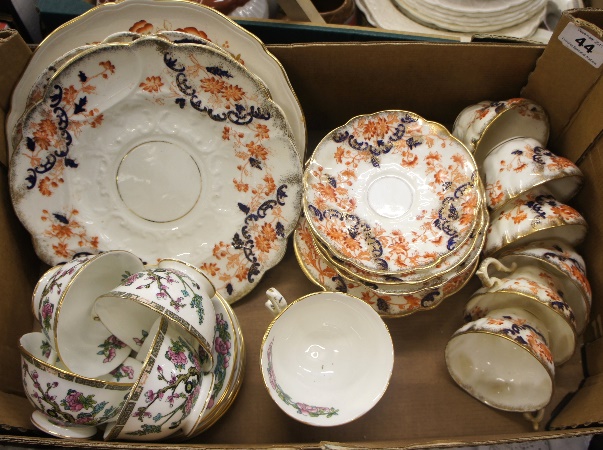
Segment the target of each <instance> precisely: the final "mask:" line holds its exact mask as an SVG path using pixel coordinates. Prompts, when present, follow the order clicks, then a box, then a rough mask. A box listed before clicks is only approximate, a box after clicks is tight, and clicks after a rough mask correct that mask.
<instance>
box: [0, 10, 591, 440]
mask: <svg viewBox="0 0 603 450" xmlns="http://www.w3.org/2000/svg"><path fill="white" fill-rule="evenodd" d="M602 23H603V10H580V11H574V12H572V14H566V15H564V16H563V18H562V20H561V22H560V24H559V27H558V29H557V31H556V32H555V35H554V36H553V38H552V40H551V42H550V44H549V45H548V46H547V48H546V49H545V48H544V47H541V46H530V45H523V44H514V45H511V44H500V43H498V44H496V43H495V44H488V43H483V44H475V43H470V44H434V43H417V42H406V43H354V44H348V43H337V44H306V45H284V46H271V47H270V51H271V52H272V53H273V54H274V55H275V56H276V57H277V58H278V59H279V60H280V61H281V62H282V64H283V66H284V67H285V69H286V71H287V73H288V74H289V77H290V79H291V83H292V85H293V87H294V89H295V91H296V93H297V95H298V96H299V99H300V102H301V105H302V108H303V110H304V112H305V115H306V120H307V124H308V130H309V136H310V149H312V148H313V146H314V145H315V144H316V143H317V142H318V140H319V139H320V138H322V136H324V134H326V132H328V131H329V130H331V129H333V128H335V127H337V126H339V125H341V124H343V123H345V122H346V121H347V120H348V119H349V118H351V117H353V116H355V115H358V114H365V113H372V112H375V111H379V110H384V109H405V110H410V111H413V112H416V113H418V114H420V115H421V116H423V117H425V118H427V119H429V120H434V121H437V122H440V123H443V124H445V125H447V126H451V124H452V122H453V120H454V118H455V117H456V115H457V114H458V112H459V111H461V110H462V109H463V107H465V106H467V105H469V104H472V103H475V102H478V101H480V100H484V99H491V100H502V99H508V98H511V97H516V96H519V95H525V96H529V97H531V98H532V99H533V100H535V101H537V102H538V103H541V104H542V105H543V106H544V107H545V108H546V109H547V110H548V111H549V113H550V114H551V117H552V121H551V123H552V134H551V136H552V140H551V142H550V143H549V147H551V148H552V149H554V150H555V151H557V152H558V153H560V154H564V155H566V156H569V157H570V158H572V159H573V160H574V161H577V162H578V163H579V165H580V167H581V169H582V170H583V171H584V173H585V175H586V177H587V179H586V184H585V186H584V189H583V190H582V192H581V193H580V194H579V196H578V197H577V198H576V200H575V202H574V203H573V204H574V205H575V206H576V207H577V208H578V209H579V210H580V211H581V212H582V213H583V214H584V216H585V217H586V219H587V221H588V222H589V224H590V231H589V234H588V237H587V240H586V242H585V243H584V245H583V246H582V247H581V248H580V249H579V250H580V251H581V252H582V254H583V255H584V257H585V260H586V263H587V266H588V269H589V274H590V279H591V282H592V286H593V292H594V299H593V300H594V305H593V310H592V317H591V318H592V323H591V326H589V328H588V330H587V332H586V333H585V335H584V337H583V339H584V345H583V346H582V348H581V349H579V350H578V351H577V352H576V353H575V355H574V357H573V358H572V359H571V360H570V361H569V362H568V363H566V364H564V365H563V366H561V367H559V368H558V370H557V375H556V382H555V392H554V396H553V399H552V402H551V403H550V405H549V406H548V407H547V408H546V411H545V416H544V420H543V421H542V422H541V427H540V429H539V430H537V431H535V430H534V429H533V428H532V423H530V422H528V421H527V420H526V419H525V418H524V417H522V415H521V414H515V413H508V412H502V411H498V410H495V409H492V408H490V407H488V406H485V405H483V404H482V403H480V402H478V401H477V400H475V399H473V398H472V397H470V396H469V395H467V394H466V393H465V392H464V391H462V390H461V389H460V388H459V387H458V386H457V385H456V384H455V383H454V382H453V381H452V379H451V378H450V376H449V375H448V372H447V369H446V366H445V363H444V347H445V345H446V342H447V340H448V338H449V337H450V336H451V334H452V333H453V332H454V330H456V329H457V328H459V327H460V326H461V325H462V322H463V320H462V309H463V306H464V303H465V301H466V300H467V298H468V296H469V295H470V294H471V293H472V292H473V291H474V290H475V289H477V287H478V286H479V283H478V282H477V281H476V280H475V279H474V280H472V281H471V282H470V283H469V284H468V285H467V286H466V287H465V288H464V289H463V290H462V291H461V292H460V293H458V294H457V295H455V296H453V297H451V298H448V299H446V300H445V301H444V302H443V303H442V304H441V305H440V306H439V307H437V308H436V309H434V310H431V311H428V312H422V313H417V314H414V315H411V316H408V317H404V318H400V319H396V320H387V325H388V326H389V329H390V331H391V334H392V339H393V342H394V348H395V358H396V359H395V365H394V372H393V376H392V380H391V382H390V385H389V387H388V389H387V392H386V393H385V396H384V397H383V399H382V400H381V401H380V402H379V403H378V404H377V405H376V407H375V408H373V409H372V410H371V411H369V412H368V413H367V414H366V415H365V416H363V417H361V418H359V419H358V420H356V421H354V422H352V423H350V424H347V425H342V426H339V427H333V428H317V427H310V426H307V425H303V424H301V423H299V422H296V421H294V420H293V419H291V418H289V417H288V416H286V415H285V414H284V413H282V411H280V409H279V408H278V407H277V406H276V405H275V404H274V403H273V402H272V400H271V399H270V397H269V395H268V393H267V391H266V389H265V387H264V385H263V381H262V378H261V374H260V369H259V347H260V343H261V339H262V335H263V333H264V331H265V329H266V327H267V325H268V324H269V323H270V320H271V316H270V314H269V313H268V312H267V311H266V310H265V309H264V306H263V304H264V292H265V290H266V289H267V288H268V287H271V286H275V287H276V288H277V289H279V290H280V291H281V292H282V293H283V294H284V295H285V296H286V297H287V298H289V299H294V298H297V297H300V296H302V295H304V294H307V293H310V292H313V291H316V290H317V288H316V287H315V286H314V285H313V284H312V283H310V282H309V281H308V280H307V279H306V278H305V277H304V275H303V273H302V271H301V270H300V269H299V267H298V266H297V263H296V261H295V257H294V255H293V252H292V251H291V249H290V250H289V251H288V253H287V255H286V256H285V258H284V260H283V261H282V262H281V263H280V264H279V265H277V266H276V267H275V268H274V269H272V270H270V271H268V272H267V273H266V274H265V276H264V278H263V279H262V281H261V282H260V284H259V285H258V286H257V287H256V289H255V290H254V291H253V292H252V293H251V294H249V295H248V296H247V297H246V298H244V299H243V300H241V301H239V302H238V303H236V304H235V305H234V310H235V312H236V314H237V315H238V317H239V319H240V321H241V327H242V331H243V334H244V337H245V347H246V351H247V364H246V373H245V379H244V381H243V385H242V388H241V391H240V393H239V396H238V398H237V399H236V401H235V402H234V404H233V405H232V407H231V408H230V410H229V411H228V412H227V413H226V414H225V415H224V416H223V417H222V418H221V420H219V421H218V422H217V423H216V424H215V425H214V426H213V427H212V428H211V429H209V430H208V431H207V432H205V433H204V434H202V435H200V436H198V437H197V438H195V439H194V440H192V441H190V442H189V443H188V445H191V446H195V447H240V448H250V447H266V446H271V447H273V446H274V447H279V448H280V447H296V448H300V447H307V448H318V447H320V446H326V444H325V443H327V442H331V443H332V442H338V443H343V444H342V445H345V446H350V447H356V446H357V447H396V448H404V447H408V446H421V447H442V446H453V445H469V444H476V443H492V442H517V441H527V440H540V439H554V438H555V439H556V438H567V437H570V436H578V435H585V434H595V433H603V363H601V361H603V339H602V336H603V326H602V323H603V322H602V319H601V312H602V311H603V299H602V298H601V293H603V275H602V274H603V259H602V258H600V256H599V255H600V254H601V252H602V251H603V247H602V246H603V242H602V241H601V238H600V236H601V232H602V229H603V184H602V183H600V182H599V180H600V178H599V177H600V176H601V175H600V174H601V173H602V172H603V140H601V139H600V134H601V130H602V129H603V109H602V108H601V105H602V104H603V103H602V102H601V92H602V90H603V81H602V80H601V73H602V71H603V68H602V67H598V68H597V67H594V66H593V65H592V64H591V63H590V62H588V61H587V60H585V59H584V58H583V57H582V56H580V55H579V54H578V53H579V49H570V48H568V47H567V46H566V45H564V43H563V42H562V41H561V40H560V39H559V36H560V35H561V33H562V32H563V31H564V30H565V29H566V27H568V26H570V27H572V26H577V27H578V28H580V29H581V30H585V31H586V32H588V33H590V34H591V36H592V37H594V38H595V39H597V40H599V41H600V40H601V39H602V37H603V31H602V30H601V29H600V28H599V26H601V24H602ZM7 42H8V43H7ZM1 43H2V45H0V60H1V61H11V64H7V65H5V66H4V67H3V71H2V72H1V75H0V76H1V78H0V81H2V85H0V94H2V97H1V98H0V106H1V107H2V109H5V107H6V105H7V93H8V91H9V89H7V87H8V86H9V83H11V82H13V81H14V80H15V79H16V77H17V76H18V74H19V73H20V71H21V70H22V69H23V64H24V60H26V58H27V55H28V54H27V48H26V47H23V46H22V45H19V43H18V37H15V36H11V37H10V38H8V39H7V41H6V42H1ZM0 198H1V201H0V256H1V257H0V270H1V273H2V278H1V281H0V286H1V289H0V292H1V293H2V294H1V297H0V361H2V370H0V423H1V424H3V426H2V427H0V444H1V443H4V444H9V443H14V444H27V445H59V446H74V447H83V446H85V445H89V446H90V447H94V448H105V447H106V448H116V447H123V446H125V445H127V446H128V448H152V447H153V444H139V443H135V442H134V443H127V444H125V443H123V442H121V443H120V442H108V443H105V442H102V441H100V440H96V441H95V440H93V441H88V444H86V443H85V442H81V441H74V440H66V441H62V440H56V439H53V438H50V437H48V436H45V435H43V434H41V433H39V432H37V431H35V430H34V429H33V427H32V425H31V424H30V422H29V415H30V414H31V412H32V406H30V404H29V403H28V401H27V399H26V398H25V397H24V396H23V393H22V388H21V375H20V364H19V352H18V350H17V341H18V339H19V337H20V336H21V335H22V334H24V333H26V332H29V331H31V329H32V327H33V326H34V318H33V317H32V315H31V312H30V297H31V293H32V290H33V288H34V285H35V283H36V281H37V278H38V275H39V274H40V271H41V270H43V267H42V265H41V264H40V263H39V262H38V261H37V259H36V257H35V255H34V253H33V250H32V248H31V244H30V241H29V237H28V235H27V233H26V232H25V231H24V230H23V228H22V227H21V225H20V224H19V222H18V221H17V219H16V218H15V216H14V213H13V210H12V206H11V204H10V198H9V193H8V187H7V171H6V168H5V167H2V168H1V170H0ZM350 395H351V396H353V395H354V393H353V392H350ZM97 439H98V437H97ZM167 445H168V444H160V446H161V448H166V447H167ZM180 445H181V444H177V445H176V444H174V448H176V447H178V448H180V447H179V446H180ZM415 448H416V447H415Z"/></svg>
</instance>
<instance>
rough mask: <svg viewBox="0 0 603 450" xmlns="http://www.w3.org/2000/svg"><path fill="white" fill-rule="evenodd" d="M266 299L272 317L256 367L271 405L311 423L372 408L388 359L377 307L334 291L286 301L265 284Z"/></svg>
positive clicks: (384, 382)
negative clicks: (274, 315)
mask: <svg viewBox="0 0 603 450" xmlns="http://www.w3.org/2000/svg"><path fill="white" fill-rule="evenodd" d="M268 297H269V301H268V302H267V306H268V307H269V309H270V310H271V311H273V313H278V315H277V316H276V318H275V319H274V320H273V321H272V323H271V324H270V326H269V327H268V329H267V331H266V333H265V335H264V338H263V339H262V347H261V350H260V366H261V371H262V376H263V377H264V384H265V386H266V389H267V390H268V393H269V394H270V397H271V398H272V399H273V400H274V401H275V402H276V404H277V405H278V406H279V408H281V409H282V410H283V412H285V413H286V414H287V415H289V416H290V417H292V418H294V419H296V420H299V421H300V422H303V423H306V424H308V425H315V426H335V425H341V424H343V423H347V422H350V421H352V420H354V419H357V418H358V417H360V416H362V415H363V414H365V413H366V412H367V411H369V410H370V409H371V408H373V407H374V406H375V405H376V404H377V402H378V401H379V399H380V398H381V397H382V396H383V394H384V393H385V390H386V389H387V386H388V384H389V380H390V377H391V373H392V368H393V362H394V353H393V345H392V340H391V336H390V334H389V331H388V329H387V327H386V325H385V323H384V322H383V320H381V318H380V317H379V315H378V314H377V312H376V311H374V310H373V309H372V308H371V307H370V306H369V305H367V304H366V303H365V302H363V301H362V300H360V299H357V298H355V297H352V296H349V295H347V294H343V293H340V292H316V293H313V294H309V295H307V296H305V297H301V298H300V299H297V300H295V301H294V302H292V303H291V304H290V305H288V306H286V301H285V300H284V299H283V298H282V296H281V295H280V294H279V293H278V292H277V291H276V290H275V289H273V288H272V289H270V290H269V291H268ZM351 392H354V395H353V396H351V395H350V393H351Z"/></svg>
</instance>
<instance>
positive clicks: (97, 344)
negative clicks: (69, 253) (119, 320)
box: [32, 250, 143, 377]
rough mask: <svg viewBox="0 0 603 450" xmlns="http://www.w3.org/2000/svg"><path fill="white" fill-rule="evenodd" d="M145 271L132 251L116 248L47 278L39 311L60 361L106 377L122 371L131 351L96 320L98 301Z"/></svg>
mask: <svg viewBox="0 0 603 450" xmlns="http://www.w3.org/2000/svg"><path fill="white" fill-rule="evenodd" d="M142 267H143V264H142V262H141V261H140V259H139V258H138V257H136V256H135V255H133V254H132V253H130V252H126V251H122V250H115V251H109V252H106V253H101V254H99V255H91V256H83V257H79V258H76V259H73V260H72V261H69V262H68V263H66V264H64V265H62V266H57V267H55V268H53V269H51V270H50V271H48V272H47V273H46V274H44V275H43V276H42V279H41V281H40V282H39V283H38V285H37V286H36V288H35V290H34V295H33V300H32V303H33V309H34V313H35V315H36V317H37V318H38V320H39V322H40V324H41V326H42V332H43V333H44V335H45V336H46V338H47V340H48V341H49V342H50V345H51V347H52V349H53V350H54V351H55V352H53V354H52V355H51V356H50V357H49V361H50V362H52V361H54V360H56V359H57V358H58V359H60V360H61V362H62V363H63V364H65V366H66V367H67V368H68V370H69V371H70V372H73V373H77V374H79V375H82V376H85V377H98V376H101V375H105V374H107V373H109V372H111V371H112V370H114V369H115V368H116V367H118V366H119V365H120V364H121V363H122V362H123V361H124V360H125V359H126V358H127V357H128V356H129V355H130V351H131V348H130V347H128V346H127V345H126V344H125V343H124V342H123V341H121V340H120V339H118V338H116V337H115V336H114V335H113V334H112V333H111V331H109V330H108V329H107V328H106V327H105V326H104V325H103V324H102V323H101V322H99V321H98V320H95V317H94V314H93V305H94V301H95V300H96V298H97V297H98V296H99V295H100V294H102V293H104V292H107V291H109V290H110V289H112V288H113V287H115V286H116V285H117V284H119V283H120V282H121V280H122V279H123V278H124V277H127V276H128V274H130V273H132V272H138V271H139V270H141V269H142Z"/></svg>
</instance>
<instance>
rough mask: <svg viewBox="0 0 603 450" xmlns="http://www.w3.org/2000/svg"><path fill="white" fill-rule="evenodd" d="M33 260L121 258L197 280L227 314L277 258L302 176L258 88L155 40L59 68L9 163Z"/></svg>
mask: <svg viewBox="0 0 603 450" xmlns="http://www.w3.org/2000/svg"><path fill="white" fill-rule="evenodd" d="M10 187H11V195H12V200H13V204H14V206H15V210H16V212H17V215H18V217H19V218H20V220H21V221H22V222H23V224H24V225H25V227H26V228H27V229H28V230H29V231H30V233H31V234H32V236H33V241H34V246H35V248H36V251H37V253H38V255H39V257H40V258H41V259H42V260H43V261H45V262H46V263H48V264H51V265H55V264H58V263H60V262H63V261H66V260H68V259H70V258H72V257H73V256H74V255H77V254H79V253H96V252H99V251H104V250H109V249H124V250H130V251H132V252H133V253H135V254H136V255H138V256H139V257H141V258H142V259H143V260H144V261H145V262H148V263H155V262H156V261H157V260H158V259H159V258H167V257H177V258H179V259H182V260H185V261H187V262H189V263H191V264H194V265H196V266H198V267H200V268H201V269H202V270H203V271H204V272H205V273H206V274H207V276H208V277H209V278H210V279H211V280H212V282H213V283H214V285H215V287H216V288H217V290H218V291H219V292H220V293H221V294H222V295H223V296H224V297H225V298H226V299H227V300H228V301H229V302H233V301H235V300H237V299H239V298H241V297H242V296H243V295H245V294H246V293H247V292H249V291H250V290H251V289H252V288H253V287H254V286H255V284H257V282H258V281H259V279H260V278H261V277H262V275H263V273H264V272H265V271H266V270H268V269H269V268H271V267H273V266H274V265H275V264H276V263H277V262H278V261H280V259H281V258H282V256H283V255H284V252H285V250H286V243H287V236H288V235H289V233H290V232H292V231H293V228H294V227H295V224H296V222H297V217H298V215H299V212H300V209H301V204H300V203H301V190H302V187H301V163H300V161H299V157H298V154H297V152H296V149H295V145H294V144H293V142H292V139H291V134H290V128H289V127H288V125H287V121H286V119H285V117H284V115H283V113H282V111H281V109H280V108H279V107H278V106H277V105H275V104H274V102H273V101H271V100H270V98H269V93H268V91H267V89H266V87H265V85H264V84H263V83H262V82H261V81H260V80H259V79H258V78H257V77H255V76H253V75H252V74H251V73H250V72H249V71H248V70H247V69H245V67H243V66H242V65H240V64H239V63H237V62H236V61H234V60H233V59H232V58H230V57H227V56H225V55H224V54H223V53H222V52H218V51H216V50H214V49H212V48H209V47H205V46H200V45H194V44H173V43H171V42H168V41H166V40H164V39H160V38H156V37H145V38H140V39H138V40H136V41H134V42H132V43H128V44H112V45H105V46H96V47H94V48H93V49H91V50H89V51H86V52H84V53H82V54H80V55H78V56H77V57H75V58H74V59H72V60H71V61H70V62H69V63H68V64H66V65H65V66H64V67H63V68H62V70H60V71H59V72H57V74H56V75H55V76H54V78H53V79H52V80H51V82H50V83H49V89H48V91H47V92H46V94H45V96H44V99H43V100H42V101H41V102H40V103H38V104H37V105H36V106H35V107H34V108H32V109H31V110H30V111H29V112H28V114H27V115H26V117H25V118H24V120H23V139H22V140H21V142H20V144H19V146H18V147H17V149H16V150H15V152H14V154H13V158H12V159H11V164H10Z"/></svg>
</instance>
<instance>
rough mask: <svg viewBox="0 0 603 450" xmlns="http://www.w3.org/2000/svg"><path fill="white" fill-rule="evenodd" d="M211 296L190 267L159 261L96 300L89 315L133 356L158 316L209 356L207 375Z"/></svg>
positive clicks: (201, 277)
mask: <svg viewBox="0 0 603 450" xmlns="http://www.w3.org/2000/svg"><path fill="white" fill-rule="evenodd" d="M215 292H216V291H215V289H214V287H213V285H212V283H211V282H210V281H209V280H208V279H207V277H206V276H205V275H204V274H203V273H202V272H200V271H199V270H198V269H197V268H195V267H194V266H192V265H190V264H188V263H186V262H184V261H179V260H175V259H164V260H161V261H160V262H159V264H158V267H156V268H151V269H147V270H143V271H140V272H137V273H134V274H132V275H130V276H129V277H127V278H126V279H125V280H124V281H123V282H122V283H121V284H120V285H115V286H114V287H113V288H112V290H110V291H108V292H106V293H104V294H102V295H100V296H99V297H98V299H97V300H96V303H95V305H94V310H95V313H96V314H97V316H98V317H99V319H100V321H101V322H102V323H104V324H105V326H106V327H107V328H108V329H110V330H111V331H112V332H113V333H114V334H115V335H116V336H118V337H119V338H120V339H121V340H122V341H124V342H125V343H127V344H128V345H129V346H130V347H132V348H133V349H134V350H136V351H140V348H141V345H142V343H143V342H144V340H145V339H146V337H147V336H148V333H149V330H150V328H151V326H152V325H153V323H154V322H155V320H156V319H157V317H159V316H160V315H164V316H165V317H167V318H168V319H169V320H171V321H173V322H175V323H177V324H179V325H180V326H182V327H183V328H184V329H186V330H188V331H189V332H190V333H191V334H192V335H193V336H195V338H196V339H197V341H198V342H199V345H201V347H202V348H203V350H204V351H205V352H206V353H207V355H208V356H209V358H208V359H207V360H206V362H205V364H204V370H210V369H211V367H212V366H213V357H212V355H211V351H212V341H213V337H214V328H215V325H216V314H215V310H214V306H213V303H212V297H213V296H214V295H215Z"/></svg>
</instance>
